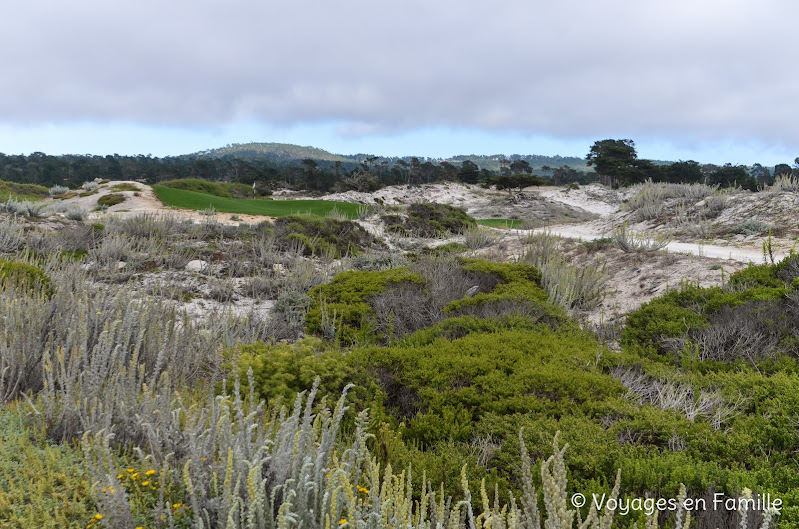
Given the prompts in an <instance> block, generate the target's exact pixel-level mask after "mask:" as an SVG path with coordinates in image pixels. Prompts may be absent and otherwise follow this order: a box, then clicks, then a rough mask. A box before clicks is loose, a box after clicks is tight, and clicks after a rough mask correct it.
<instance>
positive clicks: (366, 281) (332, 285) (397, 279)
mask: <svg viewBox="0 0 799 529" xmlns="http://www.w3.org/2000/svg"><path fill="white" fill-rule="evenodd" d="M403 282H405V283H416V284H420V285H421V284H423V283H424V280H423V278H422V277H421V276H419V275H416V274H413V273H411V272H410V271H409V270H408V268H407V267H403V268H392V269H389V270H379V271H368V272H361V271H349V272H342V273H340V274H338V275H337V276H336V277H334V278H333V280H332V281H330V282H329V283H326V284H324V285H320V286H318V287H316V288H314V289H313V290H312V291H311V292H310V296H311V297H312V298H313V300H314V301H313V304H312V305H311V307H310V309H309V310H308V314H307V316H306V320H305V321H306V324H307V330H308V332H309V333H312V334H319V335H322V336H326V337H328V338H334V337H335V338H336V339H338V340H339V341H340V342H341V343H344V344H353V343H357V342H358V341H359V337H360V338H361V339H366V340H374V338H375V337H374V330H373V326H374V309H373V308H372V307H371V306H370V305H369V303H368V299H369V296H373V295H375V294H379V293H381V292H383V291H384V290H385V289H386V287H387V286H388V285H389V284H392V283H403Z"/></svg>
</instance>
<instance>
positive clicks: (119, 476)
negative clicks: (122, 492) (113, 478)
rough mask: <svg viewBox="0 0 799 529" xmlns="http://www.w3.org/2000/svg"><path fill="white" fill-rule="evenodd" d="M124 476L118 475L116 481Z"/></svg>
mask: <svg viewBox="0 0 799 529" xmlns="http://www.w3.org/2000/svg"><path fill="white" fill-rule="evenodd" d="M124 475H125V474H120V475H118V476H117V479H122V476H124Z"/></svg>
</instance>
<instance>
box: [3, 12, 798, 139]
mask: <svg viewBox="0 0 799 529" xmlns="http://www.w3.org/2000/svg"><path fill="white" fill-rule="evenodd" d="M798 15H799V4H797V3H796V2H793V1H792V0H761V1H760V2H751V1H748V0H692V1H688V0H669V1H661V0H648V1H640V0H580V1H578V0H562V1H560V2H559V3H557V5H555V2H551V1H546V2H544V1H540V0H496V1H495V2H492V3H490V4H489V3H488V2H479V3H478V2H468V1H467V2H464V1H463V0H461V1H459V2H456V1H452V0H402V1H400V0H383V1H381V2H375V1H365V0H340V1H336V2H333V1H330V0H324V1H322V0H260V1H255V0H228V1H225V2H222V1H219V0H217V1H209V0H192V1H188V0H174V1H166V2H164V0H159V1H158V2H156V1H154V0H139V1H138V2H135V3H134V2H129V3H124V4H123V3H114V2H99V1H91V0H75V1H73V2H69V3H61V2H44V1H42V0H39V1H37V0H31V1H30V2H25V3H22V2H15V3H12V2H6V3H4V6H3V7H2V8H0V20H2V22H0V68H2V71H3V77H2V80H3V82H2V83H0V123H4V124H36V123H44V122H55V123H63V122H70V121H75V120H99V121H133V122H137V123H145V124H172V125H217V124H220V123H226V122H230V121H232V120H236V119H260V120H264V121H266V122H270V123H275V124H291V123H300V122H304V123H309V122H321V121H336V122H340V123H342V125H341V131H342V133H343V134H346V135H358V134H373V133H375V132H389V131H401V130H407V129H413V128H417V127H426V126H445V127H455V128H457V127H469V128H481V129H488V130H518V131H522V132H526V133H533V134H551V135H556V136H561V137H575V136H579V137H586V136H589V137H590V136H595V135H599V136H605V135H624V136H631V137H636V136H637V135H646V136H651V137H661V138H665V139H670V140H673V141H682V142H691V141H705V140H719V139H738V140H746V141H748V140H757V141H763V142H781V143H785V144H788V145H793V146H796V148H797V150H799V128H797V127H796V126H795V121H796V120H797V118H799V103H798V102H797V97H796V90H797V87H798V86H799V71H798V70H797V68H796V66H795V65H796V64H797V63H799V61H797V57H796V55H797V51H796V50H797V49H799V46H797V44H796V38H795V37H794V36H793V33H794V30H795V27H794V26H795V22H796V20H797V19H798V18H799V17H798Z"/></svg>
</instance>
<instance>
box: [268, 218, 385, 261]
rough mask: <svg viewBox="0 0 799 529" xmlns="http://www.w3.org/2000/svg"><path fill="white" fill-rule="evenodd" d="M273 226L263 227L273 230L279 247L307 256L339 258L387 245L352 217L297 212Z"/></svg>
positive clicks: (276, 220)
mask: <svg viewBox="0 0 799 529" xmlns="http://www.w3.org/2000/svg"><path fill="white" fill-rule="evenodd" d="M271 226H273V227H270V226H268V225H264V226H263V229H265V230H266V231H273V233H274V237H275V239H276V241H277V247H278V249H280V250H282V251H287V250H299V251H300V252H301V253H302V254H303V255H306V256H312V255H317V256H325V255H326V256H329V257H332V258H334V259H337V258H339V257H343V256H345V255H358V254H359V253H361V252H363V251H365V250H371V249H381V248H383V247H384V245H383V243H382V242H381V241H380V240H378V239H377V238H375V237H374V236H373V235H371V234H370V233H369V232H367V231H366V230H364V229H363V228H362V227H361V226H360V225H359V224H356V223H355V222H352V221H349V220H336V219H326V218H321V217H316V216H311V215H293V216H290V217H283V218H279V219H275V221H274V224H273V225H271Z"/></svg>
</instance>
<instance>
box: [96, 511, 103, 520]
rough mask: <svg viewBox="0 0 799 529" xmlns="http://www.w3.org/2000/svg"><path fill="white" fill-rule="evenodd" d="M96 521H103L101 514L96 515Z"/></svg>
mask: <svg viewBox="0 0 799 529" xmlns="http://www.w3.org/2000/svg"><path fill="white" fill-rule="evenodd" d="M94 519H95V520H102V519H103V515H102V514H100V513H97V514H95V515H94Z"/></svg>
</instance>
